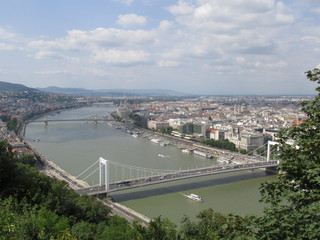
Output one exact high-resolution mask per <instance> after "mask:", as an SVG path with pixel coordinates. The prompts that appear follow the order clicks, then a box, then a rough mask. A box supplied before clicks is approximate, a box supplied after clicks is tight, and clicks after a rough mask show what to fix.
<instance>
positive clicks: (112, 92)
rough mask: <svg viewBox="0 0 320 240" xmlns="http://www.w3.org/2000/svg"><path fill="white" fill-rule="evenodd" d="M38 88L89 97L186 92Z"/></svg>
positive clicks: (179, 93) (179, 94) (168, 94)
mask: <svg viewBox="0 0 320 240" xmlns="http://www.w3.org/2000/svg"><path fill="white" fill-rule="evenodd" d="M38 90H41V91H44V92H51V93H62V94H70V95H81V96H90V97H101V96H110V97H122V96H128V97H132V96H186V95H188V94H186V93H181V92H177V91H172V90H167V89H97V90H88V89H84V88H59V87H55V86H51V87H47V88H38Z"/></svg>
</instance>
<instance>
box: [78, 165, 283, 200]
mask: <svg viewBox="0 0 320 240" xmlns="http://www.w3.org/2000/svg"><path fill="white" fill-rule="evenodd" d="M278 164H279V161H277V160H273V161H268V162H254V163H244V164H236V165H226V166H211V167H205V168H199V169H192V170H185V171H178V172H173V173H167V174H164V175H157V176H151V177H147V178H137V179H131V180H125V181H119V182H115V183H111V184H109V187H108V190H106V189H105V185H102V186H91V187H90V188H83V189H79V190H78V193H80V194H87V195H99V194H104V193H110V192H115V191H121V190H125V189H130V188H137V187H143V186H147V185H152V184H160V183H164V182H170V181H177V180H182V179H187V178H195V177H202V176H208V175H213V174H221V173H227V172H235V171H244V170H251V169H257V168H269V167H276V166H278Z"/></svg>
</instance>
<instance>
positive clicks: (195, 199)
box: [186, 193, 203, 202]
mask: <svg viewBox="0 0 320 240" xmlns="http://www.w3.org/2000/svg"><path fill="white" fill-rule="evenodd" d="M186 197H187V198H189V199H191V200H194V201H197V202H203V200H202V198H201V197H200V196H199V195H197V194H193V193H191V194H188V195H186Z"/></svg>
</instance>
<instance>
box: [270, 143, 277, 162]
mask: <svg viewBox="0 0 320 240" xmlns="http://www.w3.org/2000/svg"><path fill="white" fill-rule="evenodd" d="M278 144H279V143H278V142H274V141H268V150H267V162H269V161H270V149H271V145H278Z"/></svg>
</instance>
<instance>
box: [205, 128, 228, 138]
mask: <svg viewBox="0 0 320 240" xmlns="http://www.w3.org/2000/svg"><path fill="white" fill-rule="evenodd" d="M209 138H210V139H214V140H225V139H226V131H224V130H218V129H214V130H211V131H210V137H209Z"/></svg>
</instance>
